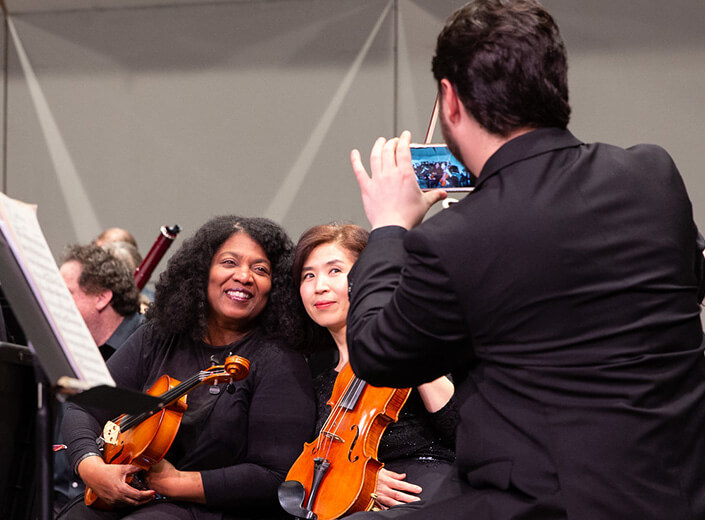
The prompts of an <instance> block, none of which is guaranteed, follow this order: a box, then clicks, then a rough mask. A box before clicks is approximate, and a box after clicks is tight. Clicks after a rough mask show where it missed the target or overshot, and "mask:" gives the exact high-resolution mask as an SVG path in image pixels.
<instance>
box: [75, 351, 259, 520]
mask: <svg viewBox="0 0 705 520" xmlns="http://www.w3.org/2000/svg"><path fill="white" fill-rule="evenodd" d="M249 371H250V362H249V361H248V360H247V359H245V358H243V357H240V356H228V357H227V358H226V359H225V363H224V364H223V365H215V366H212V367H210V368H207V369H206V370H202V371H200V372H198V373H197V374H196V375H194V376H192V377H190V378H189V379H187V380H186V381H184V382H183V383H182V382H180V381H178V380H176V379H174V378H172V377H169V376H168V375H166V374H165V375H163V376H161V377H160V378H159V379H157V381H156V382H155V383H154V384H153V385H152V386H151V387H150V388H149V390H147V393H148V394H149V395H154V396H159V397H160V402H159V404H158V405H157V406H155V407H154V408H153V409H151V410H149V411H146V412H143V413H141V414H136V415H129V414H123V415H120V416H119V417H117V418H115V419H113V420H111V421H108V422H107V423H105V427H104V428H103V435H102V436H101V437H99V438H98V444H103V448H102V451H103V460H104V461H105V463H106V464H134V465H135V466H137V467H139V468H141V469H143V470H145V471H148V470H149V468H151V467H152V466H153V465H154V464H156V463H157V462H159V461H160V460H162V459H163V458H164V456H165V455H166V454H167V452H168V451H169V448H170V447H171V444H172V443H173V442H174V439H175V438H176V433H177V432H178V430H179V426H180V424H181V418H182V417H183V414H184V412H185V411H186V408H187V404H186V394H187V393H188V392H190V391H191V390H193V389H194V388H196V387H198V386H199V385H201V384H205V383H208V384H212V385H217V384H220V383H225V382H228V383H232V382H234V381H240V380H242V379H244V378H245V377H247V374H248V373H249ZM134 479H135V477H134V476H130V477H128V480H127V482H130V483H132V484H133V485H135V482H134ZM136 487H138V486H136ZM84 501H85V503H86V505H88V506H93V507H95V508H98V509H105V510H110V509H112V507H111V506H110V505H109V504H107V503H105V502H104V501H103V500H102V499H101V498H100V497H99V496H98V495H97V494H96V493H95V491H93V490H92V489H91V488H86V494H85V497H84Z"/></svg>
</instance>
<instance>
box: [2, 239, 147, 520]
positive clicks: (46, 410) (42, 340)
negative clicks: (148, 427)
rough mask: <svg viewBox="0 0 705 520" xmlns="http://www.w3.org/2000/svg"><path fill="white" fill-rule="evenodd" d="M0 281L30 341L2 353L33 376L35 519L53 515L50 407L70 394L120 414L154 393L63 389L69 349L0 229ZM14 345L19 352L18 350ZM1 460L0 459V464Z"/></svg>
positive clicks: (138, 408)
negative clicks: (55, 330) (21, 360)
mask: <svg viewBox="0 0 705 520" xmlns="http://www.w3.org/2000/svg"><path fill="white" fill-rule="evenodd" d="M0 282H2V287H3V291H4V293H5V296H6V298H7V300H8V301H9V302H10V305H11V306H12V311H13V313H14V314H15V316H16V317H17V320H18V322H19V324H20V325H21V327H22V329H23V330H24V331H25V334H26V336H27V338H28V339H29V343H30V345H29V347H21V346H19V345H9V346H8V345H7V344H5V346H4V349H5V350H8V348H9V349H10V350H11V351H13V352H11V353H9V354H7V355H8V356H10V357H12V356H13V355H16V356H18V358H22V359H23V362H26V365H25V366H26V367H27V366H28V367H30V372H29V374H32V375H33V377H30V379H29V380H30V381H32V384H33V386H34V387H35V389H36V393H35V394H34V395H35V396H36V398H35V400H34V403H36V404H35V405H34V406H33V407H32V410H34V419H35V420H34V424H35V436H36V454H35V462H36V475H35V481H36V497H37V499H38V500H37V504H38V507H37V508H35V510H36V511H37V518H39V519H40V520H52V518H53V511H52V505H53V469H52V468H53V451H52V449H51V447H52V444H53V434H54V424H53V416H54V414H53V410H54V409H55V407H56V406H57V405H58V402H59V401H64V400H66V399H69V400H71V401H73V402H75V403H76V404H79V405H82V406H92V407H96V408H101V409H104V410H108V411H110V412H112V413H113V414H115V415H119V414H120V413H131V414H137V413H142V412H146V411H148V410H152V409H154V408H156V407H157V406H158V405H159V398H157V397H154V396H151V395H148V394H144V393H141V392H134V391H132V390H126V389H122V388H115V387H112V386H107V385H100V386H95V387H92V388H89V389H85V390H76V389H75V388H74V389H68V388H66V387H62V386H61V385H60V381H62V380H64V378H65V377H66V378H72V379H74V380H75V379H78V376H77V374H76V372H75V370H74V369H73V367H72V366H71V363H70V362H69V354H68V353H67V352H65V351H64V348H63V347H62V344H61V342H60V341H59V338H57V336H56V333H55V332H54V329H53V328H52V326H51V318H50V317H49V316H47V315H46V314H45V313H44V310H43V307H42V305H41V304H40V303H39V301H38V299H37V295H36V294H35V293H34V291H33V290H32V287H31V285H30V283H29V282H28V280H27V278H26V275H25V272H24V271H23V270H22V268H21V267H20V265H19V263H18V261H17V258H16V257H15V255H14V254H13V252H12V250H11V249H10V247H9V245H8V243H7V240H6V238H5V237H4V236H3V234H2V233H0ZM72 304H73V303H72ZM76 312H77V311H76ZM18 348H19V349H20V350H19V351H17V349H18ZM97 348H98V347H96V351H97ZM97 358H98V359H99V360H100V362H101V363H102V362H103V361H102V358H100V355H98V356H97ZM20 364H22V363H20ZM25 375H26V374H25ZM25 406H26V405H25ZM25 415H26V413H25ZM27 438H31V437H25V440H26V439H27ZM3 462H4V461H0V464H2V463H3ZM3 518H5V517H4V516H3ZM10 518H12V517H10Z"/></svg>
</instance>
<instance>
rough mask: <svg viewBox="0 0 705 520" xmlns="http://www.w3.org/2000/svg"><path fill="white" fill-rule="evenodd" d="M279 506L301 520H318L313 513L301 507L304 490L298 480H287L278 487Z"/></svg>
mask: <svg viewBox="0 0 705 520" xmlns="http://www.w3.org/2000/svg"><path fill="white" fill-rule="evenodd" d="M278 494H279V505H281V506H282V509H283V510H284V511H286V512H287V513H289V514H290V515H292V516H294V518H300V519H303V520H318V516H317V515H316V513H314V512H313V511H309V510H308V509H305V508H304V507H302V505H303V503H304V499H305V498H306V489H305V488H304V485H303V484H302V483H301V482H299V481H298V480H287V481H285V482H282V483H281V484H280V485H279V490H278Z"/></svg>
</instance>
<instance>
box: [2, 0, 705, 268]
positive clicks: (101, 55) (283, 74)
mask: <svg viewBox="0 0 705 520" xmlns="http://www.w3.org/2000/svg"><path fill="white" fill-rule="evenodd" d="M42 1H44V0H36V1H35V2H34V3H33V4H32V5H34V6H35V7H36V8H37V10H34V11H31V12H24V13H22V12H20V11H21V9H19V8H18V7H17V5H15V6H14V9H15V11H14V12H16V13H17V14H14V15H12V21H13V23H14V25H15V27H16V29H17V35H18V37H19V40H20V41H21V43H22V45H23V46H24V48H25V50H26V54H27V58H28V61H29V63H30V64H31V67H32V69H33V71H34V73H35V74H36V79H37V84H38V86H39V87H40V91H41V94H42V96H43V97H44V99H45V101H46V107H47V111H48V114H49V115H50V117H49V119H50V120H51V121H53V124H54V125H55V126H54V127H53V129H54V130H53V132H54V134H56V135H50V136H49V137H47V132H48V131H47V128H52V126H51V124H49V125H48V124H47V122H46V119H47V114H46V113H45V114H43V116H42V118H43V119H40V117H39V115H38V112H37V109H36V99H33V97H32V96H31V95H30V89H29V83H28V76H27V73H26V72H25V71H23V70H22V67H21V64H20V62H19V59H18V54H17V51H18V49H17V48H16V47H15V45H13V44H12V43H11V45H10V49H9V50H10V52H9V57H10V64H9V65H10V70H9V72H10V74H9V88H8V94H9V106H8V112H7V121H8V127H9V130H8V140H7V144H8V156H7V159H8V167H7V179H6V182H7V191H8V194H9V195H11V196H14V197H18V198H21V199H24V200H27V201H30V202H36V203H38V204H39V206H40V209H39V214H40V220H41V222H42V225H43V226H44V229H45V232H46V234H47V237H48V239H49V243H50V245H51V246H52V249H53V250H54V252H55V253H56V254H58V252H59V251H60V250H61V248H62V247H63V245H64V244H65V243H67V242H69V241H74V240H79V241H86V240H88V239H90V238H92V237H91V236H90V235H91V234H92V231H91V230H96V232H97V230H98V229H101V228H104V227H107V226H112V225H120V226H124V227H127V228H128V229H131V230H132V231H133V232H134V233H135V234H136V235H137V238H138V240H139V242H140V245H141V247H142V249H143V250H145V249H146V248H148V247H149V246H150V245H151V243H152V241H153V239H154V237H155V236H156V234H157V230H158V228H159V226H160V225H162V224H171V223H179V224H181V225H182V226H183V227H184V228H185V231H184V235H187V234H189V233H190V232H192V231H193V230H194V229H195V227H197V226H198V225H200V224H201V223H202V222H203V221H204V220H205V219H206V218H208V217H209V216H211V215H213V214H216V213H225V212H236V213H242V214H247V215H267V216H272V217H274V218H275V220H278V221H279V222H281V223H282V224H284V226H285V227H286V228H287V229H288V230H289V232H290V233H291V235H292V237H293V238H294V239H296V238H297V237H298V235H299V233H300V232H301V231H303V230H304V229H305V228H307V227H308V226H310V225H313V224H317V223H320V222H327V221H330V220H348V221H353V222H358V223H360V224H363V225H364V224H365V223H366V222H365V218H364V215H363V212H362V206H361V204H360V201H359V194H358V190H357V186H356V183H355V181H354V178H353V175H352V172H351V170H350V167H349V164H348V155H349V151H350V149H351V148H353V147H359V148H360V149H361V150H362V151H363V156H365V155H367V153H368V151H369V147H370V145H371V143H372V142H373V141H374V139H375V138H376V137H377V136H379V135H387V136H389V135H391V134H393V133H394V132H395V131H398V130H402V129H409V130H411V131H412V132H413V134H414V136H415V138H416V139H417V140H421V139H422V138H423V134H424V132H425V130H426V125H427V123H428V118H429V115H430V111H431V108H432V104H433V99H434V95H435V84H434V81H433V79H432V76H431V72H430V60H431V56H432V54H433V50H434V47H435V39H436V36H437V33H438V31H439V30H440V28H441V27H442V25H443V22H444V20H445V18H446V17H447V15H448V14H450V13H451V12H452V11H453V10H454V9H455V8H456V7H458V6H460V5H461V4H462V3H463V2H462V1H459V2H458V1H454V0H271V1H245V2H242V1H232V2H213V3H208V2H197V3H196V4H195V5H173V6H164V5H162V6H160V7H143V8H125V9H108V10H96V9H81V6H88V7H90V6H92V5H93V2H92V1H87V2H82V1H81V0H75V2H74V3H73V4H72V5H75V6H77V7H78V8H79V9H78V10H69V11H59V12H52V11H50V10H44V9H43V8H42V5H44V4H42ZM139 3H142V4H149V3H150V2H149V1H146V2H139ZM159 3H161V4H164V2H159ZM180 3H181V4H183V2H180ZM544 3H545V5H546V6H547V7H548V8H549V10H550V11H551V12H552V13H553V14H554V16H555V17H556V19H557V21H558V23H559V25H560V26H561V29H562V32H563V35H564V38H565V40H566V43H567V47H568V53H569V59H570V86H571V102H572V105H573V118H572V123H571V129H572V130H573V131H574V133H575V134H576V135H577V136H578V137H580V138H582V139H585V140H601V141H608V142H613V143H616V144H619V145H623V146H629V145H631V144H634V143H637V142H642V141H649V142H656V143H659V144H662V145H663V146H664V147H665V148H666V149H668V150H669V151H670V152H671V154H672V155H673V156H674V158H675V160H676V162H677V164H678V165H679V167H680V169H681V172H682V173H683V176H684V178H685V180H686V184H687V185H688V188H689V190H690V194H691V198H692V199H693V202H694V207H695V216H696V220H697V221H698V222H700V227H701V228H705V204H704V203H703V199H704V197H705V180H703V178H702V175H701V174H700V171H701V170H702V168H703V166H702V165H703V164H704V163H705V147H704V146H702V141H703V137H704V136H703V134H704V132H703V127H704V126H703V123H702V121H703V120H704V119H705V67H703V63H705V32H703V31H702V27H703V24H704V23H705V3H703V2H702V0H673V1H672V2H668V3H666V2H653V1H650V2H643V1H641V0H621V1H619V2H615V1H613V0H593V1H591V2H582V1H580V0H545V2H544ZM46 5H47V6H49V5H54V4H51V2H49V1H48V0H47V3H46ZM57 5H58V4H57ZM132 5H135V4H132ZM390 6H391V8H392V9H390ZM112 7H116V6H115V5H113V6H112ZM10 8H11V9H13V4H11V5H10ZM33 9H34V8H33ZM395 16H396V17H397V18H395ZM49 134H51V132H49ZM47 139H49V141H47ZM438 139H440V135H439V133H438V132H437V133H436V140H438ZM49 142H51V146H49ZM57 143H58V144H57ZM57 157H58V158H59V159H57ZM57 161H58V163H59V165H58V166H57ZM67 165H68V166H67ZM67 171H68V173H67ZM72 175H73V176H75V179H74V181H73V182H74V184H73V185H74V186H75V185H76V182H78V183H79V184H80V186H82V187H83V189H84V190H85V193H86V197H87V199H88V203H85V202H84V203H81V194H80V190H79V192H76V190H72V189H70V188H66V187H64V192H62V186H69V187H70V186H72V184H70V182H69V181H66V180H65V179H67V178H70V177H71V176H72ZM60 181H61V182H60ZM66 182H69V184H66ZM76 201H78V202H76ZM91 206H92V209H91ZM70 208H74V209H73V210H71V211H70ZM92 212H93V213H95V218H93V217H91V214H92ZM72 215H73V217H72ZM81 217H84V219H83V220H81ZM77 219H78V220H79V223H77Z"/></svg>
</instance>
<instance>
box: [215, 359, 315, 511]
mask: <svg viewBox="0 0 705 520" xmlns="http://www.w3.org/2000/svg"><path fill="white" fill-rule="evenodd" d="M315 414H316V412H315V408H314V399H313V390H312V386H311V373H310V371H309V369H308V366H307V365H306V362H305V360H304V358H303V356H300V355H299V354H297V353H295V352H291V351H281V352H279V355H277V356H274V357H270V358H269V359H268V360H267V362H266V363H265V364H264V366H262V367H261V370H260V371H258V380H257V382H256V385H255V388H254V392H253V396H252V401H251V403H250V410H249V415H248V420H249V426H248V438H247V439H248V440H247V442H248V449H247V451H248V455H247V458H246V460H245V462H244V463H242V464H236V465H234V466H229V467H224V468H218V469H212V470H207V471H201V476H202V478H203V489H204V491H205V495H206V503H207V504H208V506H209V507H215V508H224V509H228V508H232V507H234V506H237V505H240V504H249V505H252V504H256V503H258V502H264V501H270V502H272V501H276V493H277V488H278V486H279V484H281V483H282V482H283V481H284V477H285V476H286V473H287V471H288V470H289V468H290V466H291V465H292V463H293V462H294V460H295V459H296V457H298V455H299V454H300V453H301V450H302V449H303V444H304V442H305V441H307V440H308V439H309V438H310V437H311V434H312V432H313V427H314V422H315Z"/></svg>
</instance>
